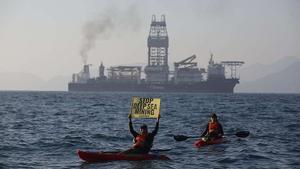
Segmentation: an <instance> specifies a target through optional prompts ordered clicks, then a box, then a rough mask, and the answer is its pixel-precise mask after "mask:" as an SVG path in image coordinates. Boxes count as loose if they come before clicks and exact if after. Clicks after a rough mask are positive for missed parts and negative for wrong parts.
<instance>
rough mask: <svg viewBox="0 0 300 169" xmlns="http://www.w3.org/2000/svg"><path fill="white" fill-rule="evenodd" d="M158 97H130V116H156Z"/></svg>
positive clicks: (158, 111)
mask: <svg viewBox="0 0 300 169" xmlns="http://www.w3.org/2000/svg"><path fill="white" fill-rule="evenodd" d="M159 113H160V98H140V97H132V101H131V118H158V116H159Z"/></svg>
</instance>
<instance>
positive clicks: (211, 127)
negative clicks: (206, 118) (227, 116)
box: [208, 121, 219, 133]
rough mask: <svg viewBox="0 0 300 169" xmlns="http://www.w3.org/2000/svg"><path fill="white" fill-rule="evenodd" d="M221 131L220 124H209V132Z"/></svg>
mask: <svg viewBox="0 0 300 169" xmlns="http://www.w3.org/2000/svg"><path fill="white" fill-rule="evenodd" d="M218 130H219V123H218V122H216V121H215V122H209V123H208V132H209V133H211V132H213V131H218Z"/></svg>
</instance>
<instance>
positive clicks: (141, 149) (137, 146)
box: [123, 115, 160, 154]
mask: <svg viewBox="0 0 300 169" xmlns="http://www.w3.org/2000/svg"><path fill="white" fill-rule="evenodd" d="M128 118H129V130H130V133H131V134H132V135H133V137H134V144H133V146H132V147H131V148H130V149H129V150H126V151H124V152H123V153H125V154H147V153H148V152H149V151H150V150H151V148H152V144H153V140H154V136H155V135H156V134H157V131H158V127H159V118H160V116H158V118H157V121H156V125H155V129H154V130H153V131H152V132H151V133H148V127H147V125H146V124H143V125H142V126H141V128H140V130H141V132H140V133H138V132H136V131H135V130H134V129H133V126H132V121H131V115H129V116H128Z"/></svg>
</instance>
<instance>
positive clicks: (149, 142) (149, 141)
mask: <svg viewBox="0 0 300 169" xmlns="http://www.w3.org/2000/svg"><path fill="white" fill-rule="evenodd" d="M158 126H159V121H157V122H156V125H155V129H154V130H153V131H152V132H151V133H148V135H147V137H146V141H145V144H144V146H143V147H139V148H135V149H138V150H137V151H136V152H137V153H145V154H146V153H148V152H149V151H150V150H151V148H152V145H153V140H154V136H155V135H156V134H157V132H158ZM129 130H130V133H131V134H132V135H133V137H134V138H136V137H137V136H138V135H139V133H138V132H136V131H135V130H134V129H133V126H132V122H131V120H130V121H129Z"/></svg>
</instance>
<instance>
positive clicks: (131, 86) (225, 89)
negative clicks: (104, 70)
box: [68, 79, 239, 93]
mask: <svg viewBox="0 0 300 169" xmlns="http://www.w3.org/2000/svg"><path fill="white" fill-rule="evenodd" d="M238 83H239V80H238V79H223V80H207V81H204V82H194V83H185V84H174V83H168V84H147V83H144V84H143V83H141V84H138V83H117V82H109V81H99V82H93V83H89V82H88V83H69V84H68V90H69V91H71V92H85V91H86V92H106V91H120V92H122V91H124V92H207V93H233V92H234V87H235V85H236V84H238Z"/></svg>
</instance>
